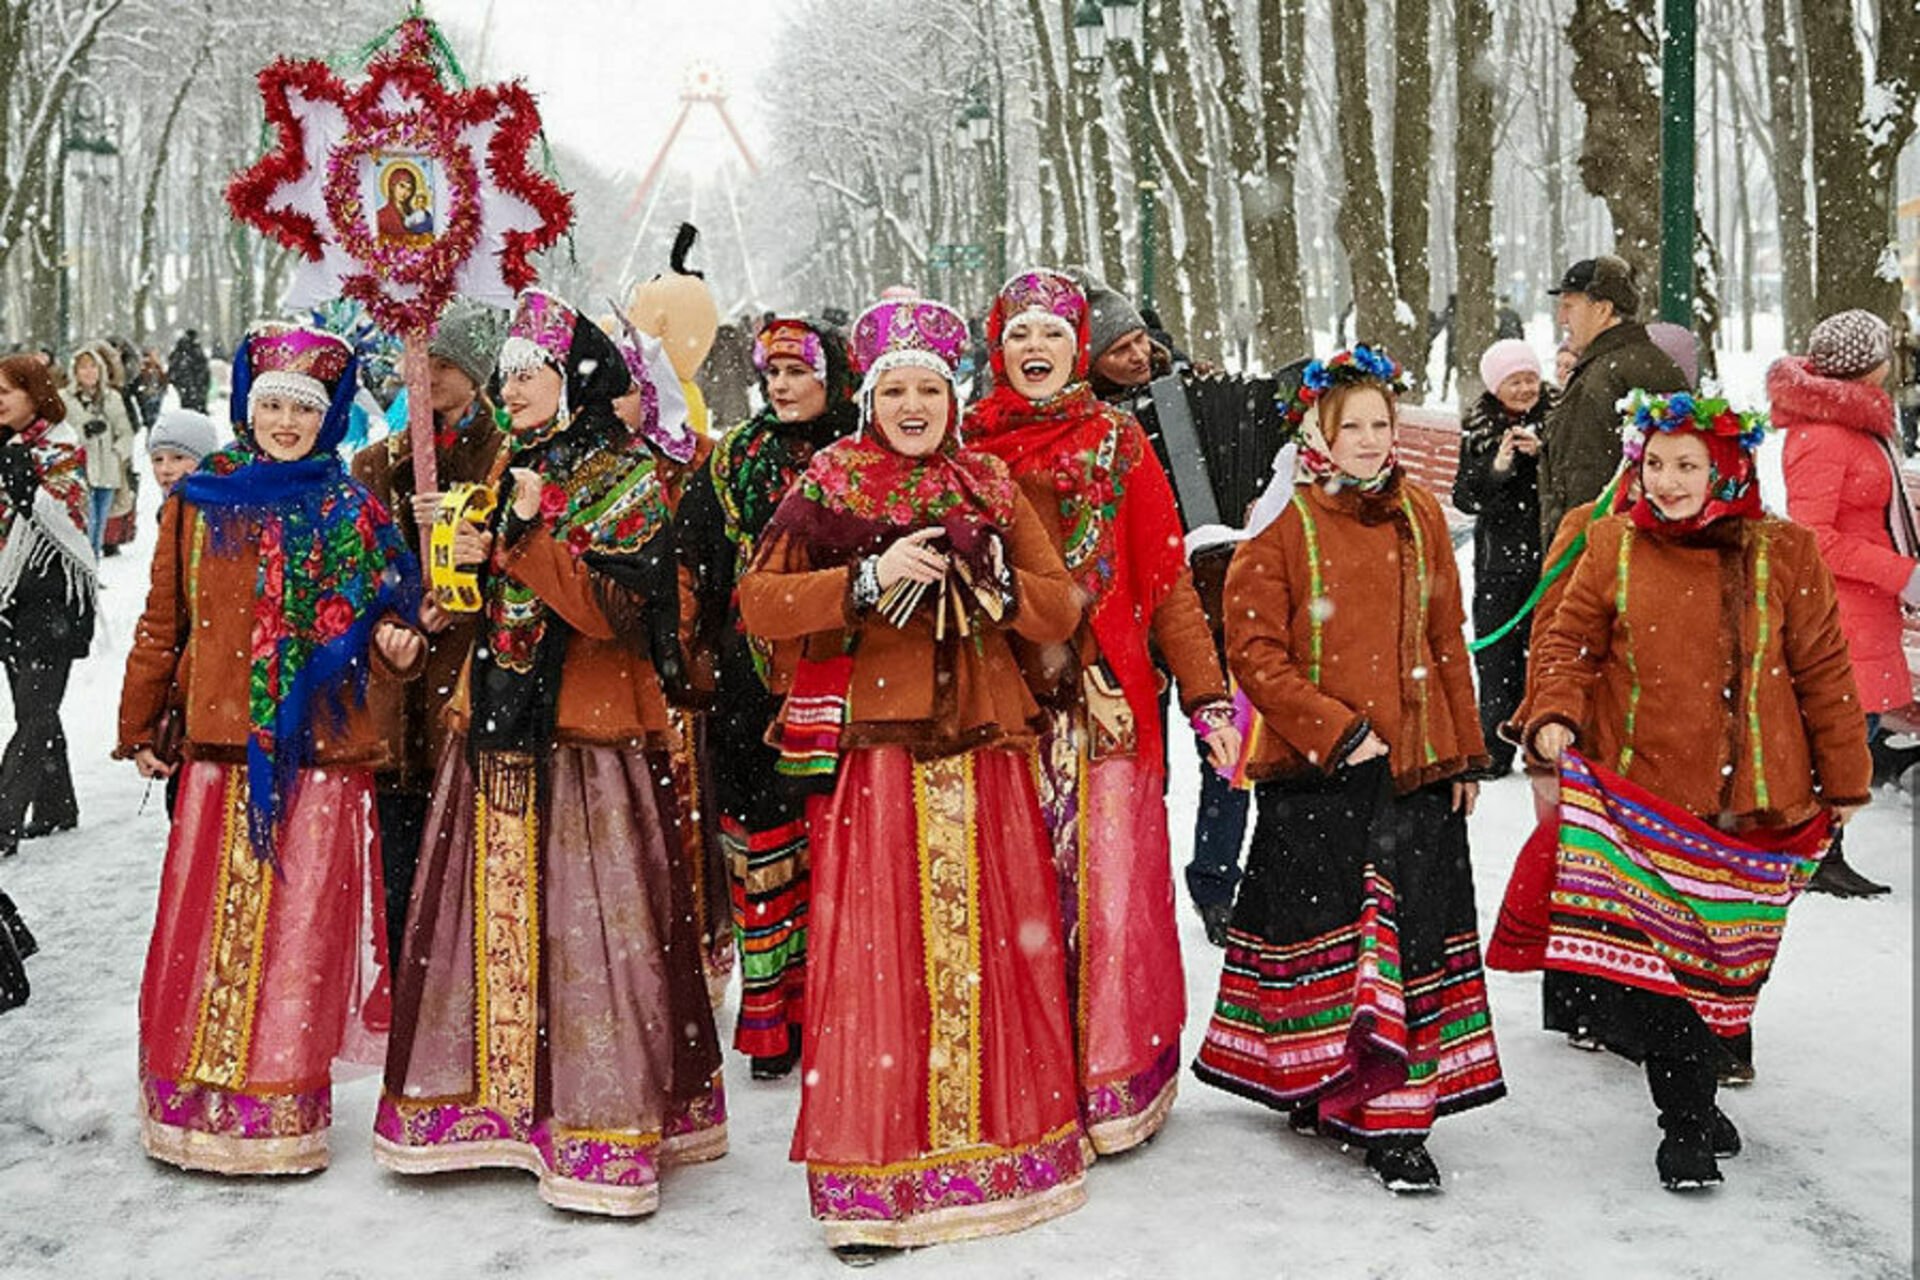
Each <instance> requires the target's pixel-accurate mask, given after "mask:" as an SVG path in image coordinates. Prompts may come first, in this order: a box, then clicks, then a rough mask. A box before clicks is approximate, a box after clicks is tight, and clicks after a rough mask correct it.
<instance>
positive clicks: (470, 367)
mask: <svg viewBox="0 0 1920 1280" xmlns="http://www.w3.org/2000/svg"><path fill="white" fill-rule="evenodd" d="M506 340H507V313H506V312H504V311H501V310H499V309H497V308H494V307H489V306H488V305H486V304H485V303H484V302H475V301H474V300H473V299H471V298H455V299H454V300H453V301H452V302H451V303H449V304H448V305H447V309H446V311H445V313H444V314H442V315H441V317H440V327H439V328H437V329H435V330H434V332H433V339H432V340H431V341H430V342H428V343H427V354H428V355H430V356H439V357H440V358H441V359H442V360H445V361H447V362H448V363H449V364H452V365H454V366H455V367H457V368H458V369H459V370H460V372H462V373H464V374H466V375H467V376H468V377H469V378H472V379H473V385H474V386H476V387H485V386H486V385H487V379H489V378H491V377H493V363H494V361H495V360H496V359H497V358H498V357H499V355H500V345H501V344H502V343H503V342H505V341H506Z"/></svg>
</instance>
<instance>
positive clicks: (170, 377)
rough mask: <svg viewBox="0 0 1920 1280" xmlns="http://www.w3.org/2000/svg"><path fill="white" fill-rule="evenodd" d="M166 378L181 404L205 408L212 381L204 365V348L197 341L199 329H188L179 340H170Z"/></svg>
mask: <svg viewBox="0 0 1920 1280" xmlns="http://www.w3.org/2000/svg"><path fill="white" fill-rule="evenodd" d="M167 381H168V382H171V383H172V384H173V389H174V390H175V391H176V392H178V393H179V395H180V407H181V408H183V409H197V410H199V411H200V412H201V413H205V412H206V411H207V391H208V390H209V388H210V387H211V386H212V384H213V374H212V371H211V370H210V369H209V368H208V366H207V353H206V350H205V349H204V348H203V347H201V345H200V332H199V330H197V329H189V330H187V331H186V332H185V333H183V334H181V335H180V341H178V342H176V343H174V344H173V351H172V353H171V354H170V355H168V356H167Z"/></svg>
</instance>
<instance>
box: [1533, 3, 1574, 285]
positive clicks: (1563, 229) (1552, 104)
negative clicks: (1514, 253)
mask: <svg viewBox="0 0 1920 1280" xmlns="http://www.w3.org/2000/svg"><path fill="white" fill-rule="evenodd" d="M1560 50H1561V43H1560V41H1559V40H1557V39H1555V38H1554V36H1553V33H1552V32H1551V31H1549V30H1547V29H1546V28H1545V27H1543V28H1542V29H1541V31H1540V43H1539V46H1538V53H1539V56H1540V57H1541V58H1542V59H1543V60H1544V62H1545V63H1546V65H1547V66H1548V67H1549V68H1550V71H1549V73H1548V76H1547V83H1548V84H1550V85H1557V84H1559V82H1560ZM1544 96H1545V97H1546V99H1547V101H1546V102H1545V103H1544V104H1543V107H1544V109H1543V110H1542V111H1541V113H1540V114H1541V117H1542V119H1543V120H1544V121H1545V122H1546V123H1545V138H1544V143H1545V146H1544V148H1543V150H1544V151H1545V153H1546V197H1547V252H1548V253H1549V254H1551V255H1552V261H1551V262H1550V263H1549V264H1548V267H1547V270H1548V272H1549V275H1550V278H1552V279H1555V280H1558V279H1559V278H1560V272H1561V271H1563V270H1565V268H1566V267H1567V264H1568V263H1569V262H1570V261H1571V260H1572V259H1571V255H1570V254H1569V252H1568V250H1567V168H1566V162H1565V160H1563V159H1562V157H1563V156H1565V155H1566V154H1567V152H1566V145H1565V139H1566V128H1565V116H1564V114H1563V112H1564V110H1565V102H1566V98H1565V95H1563V94H1560V93H1557V92H1553V91H1551V90H1549V91H1548V92H1547V93H1546V94H1545V95H1544Z"/></svg>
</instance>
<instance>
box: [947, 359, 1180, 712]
mask: <svg viewBox="0 0 1920 1280" xmlns="http://www.w3.org/2000/svg"><path fill="white" fill-rule="evenodd" d="M998 358H999V357H998V354H997V353H996V355H995V359H996V360H997V359H998ZM965 435H966V439H967V447H968V448H970V449H978V450H980V451H981V452H983V453H990V454H992V455H994V456H995V457H997V458H999V459H1001V460H1002V461H1004V462H1005V463H1006V464H1007V466H1008V468H1009V469H1010V470H1011V471H1012V472H1013V475H1014V478H1015V479H1016V480H1017V479H1020V478H1022V477H1025V476H1029V475H1032V474H1034V473H1035V472H1039V473H1042V474H1045V475H1048V476H1051V477H1052V488H1053V490H1054V492H1055V493H1057V494H1058V495H1059V501H1058V503H1057V504H1055V505H1054V506H1053V508H1052V511H1051V513H1049V512H1047V511H1042V512H1041V514H1042V515H1043V516H1045V515H1048V514H1051V515H1052V516H1053V518H1054V519H1055V520H1056V521H1058V528H1059V530H1060V541H1061V545H1062V547H1063V549H1064V552H1065V556H1066V560H1067V569H1068V571H1069V572H1070V573H1072V575H1073V579H1074V581H1075V582H1076V583H1078V584H1079V585H1080V588H1081V590H1083V591H1085V592H1086V593H1087V595H1088V597H1089V598H1090V599H1092V601H1093V604H1092V606H1091V608H1090V610H1089V624H1090V625H1091V626H1092V628H1093V637H1094V639H1095V641H1097V642H1098V644H1099V646H1100V654H1101V656H1102V657H1103V658H1104V659H1106V662H1107V665H1108V666H1109V667H1111V668H1112V670H1113V674H1114V676H1115V678H1116V679H1118V680H1119V682H1120V687H1121V688H1122V689H1123V690H1125V691H1126V695H1127V703H1128V705H1129V706H1130V707H1132V709H1133V716H1134V721H1135V723H1137V724H1138V725H1140V726H1142V729H1143V731H1144V730H1145V729H1146V728H1149V727H1150V728H1151V729H1152V730H1153V732H1154V734H1155V735H1157V734H1158V733H1159V731H1160V690H1159V681H1158V679H1157V677H1156V676H1155V674H1154V669H1153V659H1152V657H1151V656H1150V655H1149V654H1148V652H1147V632H1148V628H1149V627H1151V626H1152V624H1153V615H1154V613H1155V611H1157V610H1158V609H1159V607H1160V602H1161V601H1163V600H1165V599H1166V598H1167V594H1168V593H1169V592H1170V591H1172V590H1173V586H1174V584H1175V583H1176V582H1177V581H1179V578H1180V572H1181V570H1183V569H1185V568H1186V565H1187V559H1186V552H1185V549H1184V548H1185V530H1184V529H1183V527H1182V526H1181V523H1180V513H1179V509H1178V508H1177V507H1176V506H1175V505H1174V501H1173V487H1172V485H1170V484H1168V483H1167V477H1166V473H1165V472H1164V471H1162V470H1161V469H1160V464H1159V460H1158V459H1156V458H1155V457H1154V455H1153V450H1152V448H1151V446H1150V445H1149V444H1148V443H1147V437H1146V433H1145V432H1143V431H1142V430H1141V429H1140V424H1139V423H1138V422H1136V421H1134V419H1133V418H1132V416H1131V415H1128V414H1126V413H1123V412H1121V411H1120V410H1118V409H1115V408H1112V407H1111V406H1109V405H1106V404H1104V403H1102V402H1101V401H1100V400H1099V399H1098V398H1097V397H1095V396H1094V394H1093V391H1092V389H1091V388H1089V387H1088V386H1087V385H1086V384H1085V383H1084V382H1076V383H1074V384H1072V385H1071V386H1069V387H1068V388H1067V389H1066V390H1064V391H1062V392H1061V393H1060V394H1059V395H1056V396H1054V397H1053V398H1052V399H1050V400H1047V401H1044V402H1042V403H1037V404H1036V403H1035V402H1033V401H1031V400H1028V399H1027V398H1026V397H1025V396H1023V395H1021V394H1020V393H1019V392H1017V391H1014V390H1013V389H1012V388H1011V387H1009V386H1008V385H1006V383H1005V381H1004V380H1003V381H1002V382H1001V383H1000V384H999V385H997V386H996V387H995V388H994V390H993V391H992V393H991V394H989V395H988V396H987V397H986V398H985V399H983V400H981V401H980V402H979V403H977V404H975V405H974V406H973V408H972V409H970V410H968V412H967V423H966V432H965ZM1156 740H1157V738H1147V737H1144V736H1143V738H1142V741H1143V742H1150V741H1156Z"/></svg>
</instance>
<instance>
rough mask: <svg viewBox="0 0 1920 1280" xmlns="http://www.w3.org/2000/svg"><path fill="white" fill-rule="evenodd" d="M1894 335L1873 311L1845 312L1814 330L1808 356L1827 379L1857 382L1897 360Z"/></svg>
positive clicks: (1815, 368)
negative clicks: (1862, 375) (1894, 358)
mask: <svg viewBox="0 0 1920 1280" xmlns="http://www.w3.org/2000/svg"><path fill="white" fill-rule="evenodd" d="M1892 339H1893V334H1892V331H1891V330H1890V329H1889V328H1888V326H1887V322H1886V321H1885V320H1882V319H1881V318H1880V317H1879V316H1877V315H1875V314H1873V312H1871V311H1860V310H1857V309H1856V310H1853V311H1841V312H1838V313H1836V314H1834V315H1830V316H1828V317H1827V318H1826V319H1825V320H1822V321H1821V322H1820V323H1819V324H1817V325H1815V326H1813V332H1812V333H1811V334H1809V335H1807V355H1808V357H1809V358H1810V359H1811V360H1812V362H1813V371H1814V372H1815V373H1817V374H1819V375H1820V376H1821V377H1823V378H1857V377H1859V376H1860V375H1861V374H1863V373H1867V372H1869V371H1870V370H1873V369H1877V368H1879V367H1880V366H1881V365H1883V364H1885V363H1886V362H1887V361H1888V360H1890V359H1892V358H1893V340H1892Z"/></svg>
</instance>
